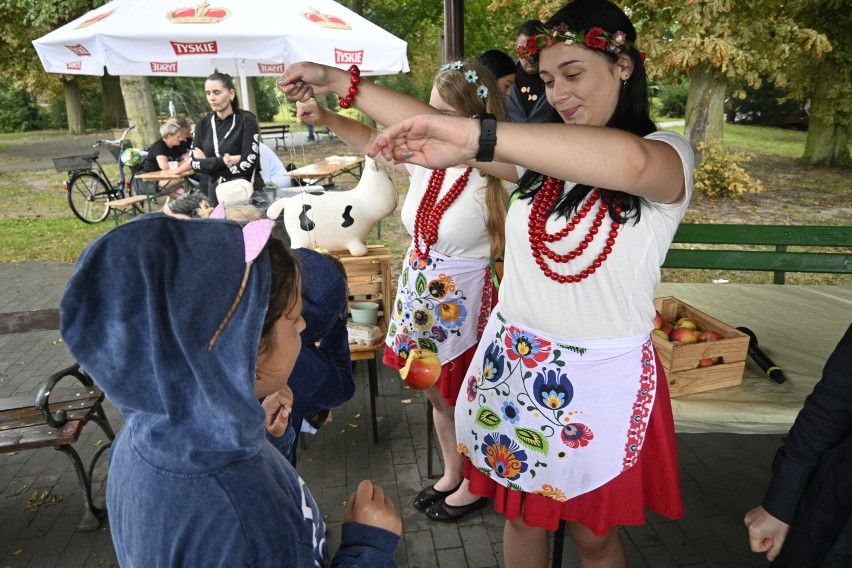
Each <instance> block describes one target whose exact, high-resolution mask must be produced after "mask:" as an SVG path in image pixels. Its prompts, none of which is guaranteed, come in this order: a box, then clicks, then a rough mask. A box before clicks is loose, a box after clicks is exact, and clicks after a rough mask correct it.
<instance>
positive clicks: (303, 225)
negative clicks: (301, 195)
mask: <svg viewBox="0 0 852 568" xmlns="http://www.w3.org/2000/svg"><path fill="white" fill-rule="evenodd" d="M310 210H311V206H310V205H302V212H301V213H299V228H300V229H302V230H303V231H305V232H310V231H313V230H314V227H316V223H314V222H313V221H311V220H310V219H309V218H308V211H310Z"/></svg>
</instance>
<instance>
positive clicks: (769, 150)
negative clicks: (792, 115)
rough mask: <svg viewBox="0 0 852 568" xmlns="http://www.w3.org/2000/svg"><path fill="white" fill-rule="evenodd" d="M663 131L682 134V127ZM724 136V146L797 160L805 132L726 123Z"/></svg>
mask: <svg viewBox="0 0 852 568" xmlns="http://www.w3.org/2000/svg"><path fill="white" fill-rule="evenodd" d="M658 122H665V120H658ZM663 130H671V131H672V132H677V133H678V134H683V126H670V127H666V128H664V129H663ZM724 135H725V144H727V145H728V146H734V147H736V148H737V149H738V150H744V151H746V152H755V153H760V154H771V155H773V156H782V157H784V158H790V159H791V160H798V159H799V158H801V157H802V154H804V152H805V138H806V136H807V132H803V131H800V130H790V129H787V128H776V127H773V126H749V125H745V124H727V123H726V124H725V126H724Z"/></svg>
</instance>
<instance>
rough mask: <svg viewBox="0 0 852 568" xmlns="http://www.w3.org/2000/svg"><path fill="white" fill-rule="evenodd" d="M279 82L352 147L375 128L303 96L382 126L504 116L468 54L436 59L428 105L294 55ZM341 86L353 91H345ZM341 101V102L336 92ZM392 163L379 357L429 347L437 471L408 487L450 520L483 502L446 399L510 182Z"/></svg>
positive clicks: (470, 332)
mask: <svg viewBox="0 0 852 568" xmlns="http://www.w3.org/2000/svg"><path fill="white" fill-rule="evenodd" d="M280 84H281V85H282V90H284V92H285V93H287V95H288V96H290V97H291V98H295V99H297V100H300V101H306V102H304V103H300V104H299V117H300V120H302V121H303V122H307V123H311V124H313V125H314V126H315V127H317V126H327V127H329V128H331V129H332V130H333V131H334V132H335V134H337V135H338V136H339V137H340V138H341V139H342V140H343V141H344V142H346V143H347V144H349V146H351V147H352V148H355V149H358V150H361V151H366V150H367V149H369V148H370V147H371V146H372V144H373V141H374V140H375V139H376V138H377V137H378V135H379V132H378V131H377V130H375V129H372V128H369V127H367V126H366V125H364V124H362V123H360V122H357V121H355V120H352V119H348V118H346V117H344V116H341V115H339V114H336V113H334V112H331V111H328V110H327V109H323V108H321V107H319V105H317V104H316V103H315V102H313V101H311V100H310V99H309V96H310V95H311V94H313V93H314V92H315V93H318V94H322V93H327V92H330V91H331V92H336V93H345V92H349V93H350V98H351V99H352V100H353V101H354V105H357V107H358V108H359V109H360V110H362V111H363V112H364V113H366V114H367V115H369V116H370V117H372V118H373V119H375V120H376V121H378V122H380V123H382V124H393V123H394V122H397V121H399V120H402V119H404V118H407V117H409V116H414V115H416V114H418V113H422V112H435V111H436V110H437V111H438V112H441V113H443V114H445V115H449V116H464V117H470V116H474V115H478V114H481V113H486V112H488V113H493V114H494V115H496V116H497V117H498V118H499V119H500V120H505V112H504V110H503V97H502V94H501V93H500V92H499V88H498V87H497V86H496V83H495V81H494V78H493V77H492V75H491V73H490V72H488V71H487V70H486V69H485V68H484V67H482V66H481V65H480V64H478V63H476V62H466V61H465V62H463V61H455V62H452V63H448V64H446V65H444V66H443V67H441V69H440V70H439V72H438V74H437V75H436V77H435V80H434V82H433V86H432V93H431V96H430V99H429V105H431V106H429V105H426V104H424V103H422V102H420V101H417V100H416V99H413V98H411V97H408V96H407V95H403V94H401V93H397V92H395V91H392V90H390V89H385V88H383V87H379V86H377V85H374V84H372V83H369V82H367V81H362V80H361V79H360V77H359V75H358V72H357V68H350V70H349V73H347V72H346V71H343V70H338V69H334V68H330V67H325V66H321V65H316V64H313V63H299V64H296V65H293V66H291V67H290V68H289V69H288V70H287V72H285V74H284V76H283V77H282V79H281V81H280ZM351 87H354V91H355V95H351V90H349V91H347V89H350V88H351ZM341 104H342V105H347V104H350V103H347V100H346V98H345V97H344V98H341ZM401 168H402V169H401V171H403V172H405V173H407V174H409V175H410V176H411V183H410V187H409V190H408V194H407V196H406V198H405V203H404V204H403V206H402V222H403V224H404V225H405V228H406V230H408V232H409V234H411V235H412V237H413V241H412V243H411V246H410V247H409V249H408V252H407V253H406V256H405V261H404V263H403V267H402V273H401V276H400V280H399V287H398V294H397V297H396V299H395V302H394V310H393V313H392V314H391V315H392V320H391V323H390V326H389V330H388V336H387V349H386V351H385V356H384V362H385V364H386V365H388V366H390V367H393V368H396V369H400V368H402V367H403V365H404V364H405V362H406V358H407V357H408V354H409V353H410V352H411V350H412V349H427V350H430V351H434V352H436V353H437V354H438V357H439V359H440V360H441V363H442V366H441V375H440V378H439V380H438V382H437V384H436V385H435V386H433V387H431V388H429V389H428V390H427V391H426V396H427V397H428V398H429V400H430V401H431V402H432V405H433V407H434V411H433V415H434V418H435V429H436V432H437V434H438V441H439V443H440V446H441V452H442V454H443V457H444V473H443V476H442V477H441V478H440V479H439V480H438V481H437V482H435V484H434V485H431V486H429V487H427V488H425V489H423V490H422V491H421V492H420V493H418V495H417V496H416V497H415V499H414V506H415V507H416V508H418V509H420V510H423V511H425V512H426V515H427V516H428V517H429V518H431V519H434V520H442V521H455V520H457V519H459V518H461V517H463V516H464V515H467V514H469V513H471V512H473V511H475V510H477V509H480V508H482V507H483V506H484V505H485V504H486V503H487V499H485V498H480V497H477V496H476V495H473V494H471V493H470V492H469V491H468V490H467V483H466V482H465V481H464V478H463V476H462V468H463V465H462V460H461V457H460V456H459V455H458V452H457V451H456V438H455V424H454V418H453V416H454V413H453V410H454V409H453V406H454V405H455V401H456V398H457V395H458V393H459V390H460V389H461V386H462V383H463V381H464V377H465V371H466V370H467V367H468V364H469V363H470V358H471V357H472V356H473V353H474V352H475V350H476V345H477V341H478V339H479V337H480V334H481V332H482V329H483V327H484V325H485V322H486V320H487V318H488V315H489V313H490V312H491V307H492V303H493V302H494V300H495V289H494V285H493V281H492V274H491V268H490V261H491V259H492V258H500V257H502V254H503V224H504V219H505V212H506V205H507V201H508V195H509V192H510V191H511V190H512V189H514V185H511V184H505V185H504V183H503V182H501V181H500V179H498V178H497V177H495V176H493V175H484V174H482V173H481V172H480V171H479V170H478V169H477V168H476V167H471V166H467V165H458V164H452V165H451V166H449V167H447V168H441V169H437V170H430V169H427V168H423V167H420V166H407V167H406V166H402V167H401ZM503 173H504V174H505V176H507V177H509V178H510V179H511V178H512V177H514V178H515V179H516V178H517V172H516V171H515V169H514V167H512V166H508V165H504V167H503Z"/></svg>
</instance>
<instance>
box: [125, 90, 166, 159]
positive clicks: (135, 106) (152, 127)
mask: <svg viewBox="0 0 852 568" xmlns="http://www.w3.org/2000/svg"><path fill="white" fill-rule="evenodd" d="M121 94H122V95H124V108H125V110H126V111H127V122H128V123H129V125H130V126H135V127H136V128H135V129H134V130H133V132H132V133H131V134H129V135H128V136H129V137H130V139H131V140H133V144H134V145H135V146H138V147H140V148H142V147H144V146H147V145H148V144H153V143H154V142H156V141H157V139H158V138H159V137H160V125H159V124H158V123H157V110H156V109H155V108H154V97H153V96H152V95H151V84H150V83H149V82H148V77H125V76H122V77H121Z"/></svg>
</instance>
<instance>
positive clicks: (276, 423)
mask: <svg viewBox="0 0 852 568" xmlns="http://www.w3.org/2000/svg"><path fill="white" fill-rule="evenodd" d="M261 405H262V406H263V410H264V411H265V412H266V422H265V425H266V431H267V432H269V433H270V434H271V435H272V436H275V437H276V438H279V437H281V436H283V435H284V432H285V431H286V430H287V425H288V424H290V411H291V410H292V409H293V391H291V390H290V387H288V386H287V385H284V386H283V387H281V390H279V391H278V392H276V393H273V394H271V395H269V396H267V397H266V398H264V399H263V403H261Z"/></svg>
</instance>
